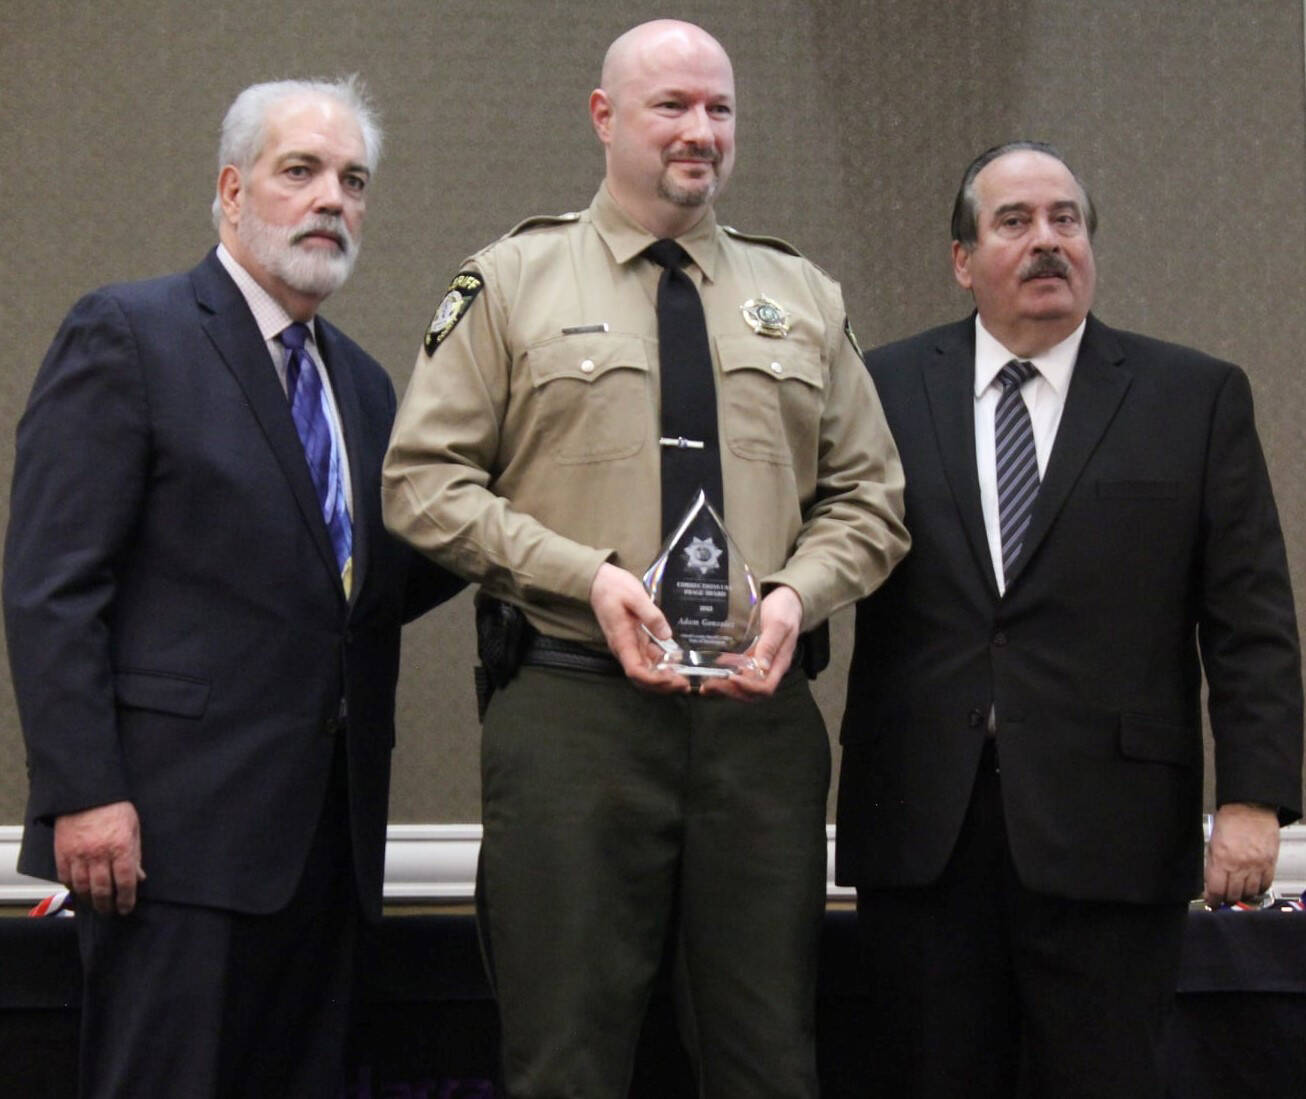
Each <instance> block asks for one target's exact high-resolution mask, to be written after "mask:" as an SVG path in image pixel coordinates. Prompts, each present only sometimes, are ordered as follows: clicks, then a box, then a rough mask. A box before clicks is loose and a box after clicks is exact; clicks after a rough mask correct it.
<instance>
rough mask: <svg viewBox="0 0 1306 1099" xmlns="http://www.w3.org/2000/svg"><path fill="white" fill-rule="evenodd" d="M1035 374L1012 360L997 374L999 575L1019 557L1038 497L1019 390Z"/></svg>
mask: <svg viewBox="0 0 1306 1099" xmlns="http://www.w3.org/2000/svg"><path fill="white" fill-rule="evenodd" d="M1037 373H1038V370H1037V368H1036V367H1035V366H1034V364H1033V363H1031V362H1024V361H1022V360H1020V359H1012V360H1011V362H1009V363H1007V365H1006V366H1004V367H1003V368H1002V369H1001V370H1000V371H998V382H999V383H1000V384H1001V385H1002V395H1001V396H1000V397H999V398H998V407H997V409H996V411H995V412H994V414H993V449H994V459H995V461H996V463H997V473H998V529H999V530H1000V531H1001V534H1002V575H1003V576H1004V577H1006V576H1010V575H1011V567H1012V565H1013V564H1015V561H1016V558H1017V557H1019V556H1020V548H1021V546H1022V545H1023V544H1024V541H1025V532H1026V531H1027V530H1028V529H1029V518H1030V511H1031V509H1032V508H1033V507H1034V498H1035V497H1036V496H1037V495H1038V485H1039V480H1038V454H1037V452H1036V451H1035V450H1034V426H1033V424H1032V423H1031V422H1030V418H1029V409H1028V408H1026V407H1025V399H1024V398H1023V397H1022V396H1021V395H1020V387H1021V386H1022V385H1024V384H1025V383H1026V382H1027V381H1029V379H1030V378H1032V377H1033V376H1034V375H1035V374H1037Z"/></svg>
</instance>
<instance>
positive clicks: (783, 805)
mask: <svg viewBox="0 0 1306 1099" xmlns="http://www.w3.org/2000/svg"><path fill="white" fill-rule="evenodd" d="M829 779H830V750H829V741H828V739H827V736H826V731H825V725H824V722H823V721H822V719H821V715H820V711H819V710H818V709H817V707H816V704H815V703H814V702H813V700H812V697H811V693H810V691H809V690H808V686H807V682H806V680H805V679H804V678H803V676H802V674H801V673H799V672H793V673H790V674H789V675H788V676H786V677H785V679H784V681H783V682H782V683H781V684H780V687H779V688H778V690H777V691H776V694H775V695H774V696H773V697H772V698H770V699H765V700H762V701H759V702H753V703H743V702H734V701H731V700H727V699H720V698H710V697H708V698H704V697H701V696H698V695H689V696H662V695H654V694H649V693H644V692H641V691H639V690H637V689H635V688H634V687H632V686H631V685H630V684H629V682H627V681H626V680H625V679H623V678H620V677H616V676H602V675H595V674H591V673H586V672H569V671H558V670H554V669H551V668H540V667H525V668H522V669H521V672H520V673H519V674H518V676H517V677H516V678H515V679H514V680H513V681H512V683H510V684H509V685H508V687H507V688H506V689H504V690H502V691H500V692H498V693H496V694H495V696H494V698H493V700H492V701H491V703H490V708H489V711H488V712H487V714H486V718H485V726H484V734H483V742H482V797H483V815H482V821H483V825H484V839H483V841H482V846H481V867H480V870H481V873H480V880H479V889H478V898H477V899H478V912H479V917H480V927H481V937H482V942H483V945H484V949H485V954H486V960H487V965H488V967H489V971H490V978H491V981H492V983H493V985H494V988H495V993H496V996H497V998H498V1002H499V1011H500V1018H501V1022H502V1030H503V1072H504V1084H505V1087H506V1089H507V1092H508V1094H509V1095H510V1096H512V1097H513V1099H564V1097H566V1099H624V1097H625V1096H626V1094H627V1090H628V1087H629V1080H630V1074H631V1068H632V1064H633V1061H634V1056H635V1047H636V1043H637V1040H638V1038H639V1033H640V1026H641V1022H642V1019H643V1015H644V1011H645V1007H646V1005H647V1003H648V998H649V992H650V988H651V986H652V983H653V980H654V977H655V975H656V973H657V970H658V965H659V961H660V959H661V957H662V953H663V950H664V946H665V945H666V944H667V942H668V941H669V936H671V935H674V936H675V939H674V942H675V943H676V945H677V961H678V975H679V976H680V977H681V978H682V981H681V986H682V987H681V991H682V992H683V993H684V995H683V996H682V997H681V998H682V1000H683V1001H684V1003H685V1007H686V1008H687V1010H686V1011H683V1012H682V1019H681V1026H682V1032H683V1033H685V1035H686V1038H687V1044H688V1045H689V1047H690V1052H691V1054H692V1055H693V1057H694V1061H695V1065H696V1067H697V1071H698V1079H699V1095H700V1096H704V1097H710V1099H766V1097H769V1096H774V1097H776V1099H781V1097H783V1099H801V1097H808V1096H815V1095H816V1094H817V1082H816V1058H815V1043H814V1035H813V1030H814V1016H815V993H816V968H817V951H818V945H819V936H820V928H821V920H822V915H823V912H824V905H825V880H826V873H825V867H826V841H825V806H826V792H827V788H828V786H829Z"/></svg>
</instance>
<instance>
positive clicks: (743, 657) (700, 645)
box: [644, 489, 759, 676]
mask: <svg viewBox="0 0 1306 1099" xmlns="http://www.w3.org/2000/svg"><path fill="white" fill-rule="evenodd" d="M644 587H645V589H646V590H647V591H648V593H649V596H650V598H651V599H652V600H653V602H654V603H656V604H657V606H658V608H659V609H660V610H661V611H662V613H663V614H664V615H665V616H666V619H667V622H668V623H669V624H670V626H671V637H670V639H669V640H667V641H661V640H658V639H656V638H655V639H654V641H655V643H656V644H657V645H658V646H659V647H660V648H661V649H662V654H661V656H660V657H659V659H658V661H657V664H656V667H658V668H665V669H668V670H670V671H673V672H678V673H679V674H680V675H685V676H727V675H735V674H738V673H739V672H743V671H749V670H753V669H755V668H756V665H755V664H754V663H753V658H752V656H751V655H750V653H749V650H750V649H751V648H752V646H753V642H754V641H756V640H757V634H758V608H757V604H758V598H759V597H758V590H757V577H755V576H754V575H753V570H752V569H750V568H749V567H748V563H747V562H746V561H745V560H744V555H743V553H741V552H740V550H739V547H738V546H736V545H735V543H734V542H733V541H731V538H730V535H729V534H727V533H726V528H725V524H724V523H722V522H721V516H719V515H718V514H717V513H716V511H715V510H714V509H713V507H712V505H711V504H709V503H708V502H707V497H706V496H705V495H704V493H703V490H702V489H699V492H698V495H697V496H696V497H695V498H694V500H693V502H692V503H691V504H690V505H689V510H688V511H687V512H686V513H685V517H684V518H683V519H682V520H681V521H680V524H679V525H678V526H677V527H676V529H675V530H674V531H672V533H671V535H670V536H669V537H668V538H667V540H666V542H665V543H664V544H663V546H662V552H661V553H660V554H658V556H657V560H655V561H654V562H653V564H651V565H650V566H649V567H648V571H647V572H645V573H644ZM650 636H651V635H650Z"/></svg>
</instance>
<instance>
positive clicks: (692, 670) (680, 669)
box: [658, 664, 738, 679]
mask: <svg viewBox="0 0 1306 1099" xmlns="http://www.w3.org/2000/svg"><path fill="white" fill-rule="evenodd" d="M658 671H666V672H675V673H676V675H683V676H686V677H688V678H690V679H728V678H729V677H730V676H732V675H736V674H738V672H737V671H736V669H734V668H705V667H703V666H702V665H698V664H659V665H658Z"/></svg>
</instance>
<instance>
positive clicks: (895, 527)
mask: <svg viewBox="0 0 1306 1099" xmlns="http://www.w3.org/2000/svg"><path fill="white" fill-rule="evenodd" d="M677 239H678V241H679V243H680V244H681V246H682V247H684V249H685V250H686V251H687V252H688V253H689V255H690V257H691V258H692V260H693V263H692V264H691V265H689V266H687V268H686V271H687V272H688V274H689V276H690V277H691V278H692V279H693V280H694V282H695V284H696V285H697V286H698V288H699V292H700V294H701V296H702V299H703V310H704V313H705V315H706V318H707V330H708V337H709V341H710V343H711V347H712V359H713V366H714V368H715V371H716V385H717V409H718V418H719V431H720V439H721V464H722V480H723V482H724V493H725V497H724V500H725V516H724V518H725V523H726V528H727V529H728V530H729V532H730V535H731V537H732V538H733V539H734V541H735V543H736V544H737V545H738V546H739V548H740V550H741V551H742V552H743V554H744V557H745V559H746V560H747V561H748V562H749V564H750V565H751V566H752V568H753V571H754V572H755V573H756V574H757V575H758V577H759V578H761V580H762V583H763V585H764V586H768V585H774V584H787V585H789V586H790V587H792V588H793V589H794V591H796V592H797V593H798V595H799V597H800V598H801V599H802V603H803V612H804V613H803V628H804V629H810V628H812V627H813V626H815V625H818V624H819V623H820V622H822V621H823V620H824V619H825V618H827V617H828V616H829V615H830V613H831V612H833V611H834V610H836V609H838V608H839V607H842V606H844V605H846V604H848V603H851V602H853V601H854V600H856V599H859V598H861V597H862V596H864V595H867V594H868V593H869V592H871V591H873V590H874V589H875V588H876V587H878V586H879V584H880V583H881V582H882V581H883V580H884V578H885V577H886V576H888V574H889V571H890V569H892V567H893V565H894V564H895V563H896V562H897V561H898V560H899V559H900V558H901V557H902V555H903V554H904V553H905V552H906V550H907V546H908V537H907V532H906V530H905V529H904V527H903V525H902V520H901V516H902V488H903V477H902V467H901V465H900V463H899V461H898V452H897V448H896V447H895V446H894V442H893V438H892V436H891V435H890V433H889V429H888V427H887V426H886V424H885V422H884V416H883V413H882V411H881V408H880V403H879V399H878V398H877V396H876V394H875V390H874V387H873V385H872V384H871V381H870V378H869V376H868V375H867V373H866V370H865V368H864V366H863V365H862V362H861V360H860V358H859V356H858V355H857V353H856V351H855V350H854V348H853V345H852V342H851V340H850V339H849V337H848V336H847V335H846V334H845V314H844V305H843V299H842V295H841V293H840V290H839V287H838V284H837V283H835V282H833V281H832V280H831V279H830V278H829V277H828V276H826V275H825V274H824V273H823V272H822V271H820V270H819V269H818V268H816V267H815V266H813V265H812V264H811V263H809V262H808V261H807V260H804V259H803V258H801V257H800V256H797V255H794V254H792V253H791V252H790V251H789V250H788V249H787V246H785V245H783V244H780V243H779V242H764V241H758V240H751V239H747V238H743V237H740V236H738V235H735V234H733V232H732V231H728V230H724V229H721V228H720V227H718V226H717V223H716V219H715V217H714V216H713V214H712V213H711V211H708V212H707V214H706V215H705V216H704V218H703V219H702V221H700V222H699V223H698V225H696V226H695V227H694V228H693V229H692V230H690V232H688V233H687V234H685V235H684V236H682V237H679V238H677ZM652 241H653V237H651V236H650V235H649V234H648V233H647V232H646V231H645V230H643V229H642V228H640V227H639V226H638V225H637V224H636V223H635V222H634V221H632V220H631V219H630V218H629V217H628V216H627V215H626V214H625V213H624V211H622V210H621V208H620V207H619V206H618V205H617V204H616V202H615V201H614V200H613V198H612V197H611V195H610V194H609V193H608V191H607V188H606V187H603V188H601V189H600V190H599V193H598V195H597V196H596V197H595V199H594V201H593V202H592V203H591V205H590V208H589V209H588V210H587V211H585V212H583V213H580V214H570V215H566V216H565V217H562V218H541V219H532V220H531V221H527V222H524V223H523V224H522V225H520V226H518V227H517V229H515V230H513V232H512V233H510V234H509V235H508V236H506V237H504V238H502V239H501V240H499V241H496V242H495V243H494V244H492V245H490V247H488V248H486V249H485V250H483V251H481V252H478V253H477V254H476V255H475V256H473V257H472V258H471V259H469V260H468V261H467V263H466V264H465V265H464V267H463V271H464V272H466V273H469V274H472V275H474V276H475V278H476V279H478V280H483V284H484V285H483V288H482V289H481V290H480V291H479V293H478V294H477V296H476V298H475V299H474V300H473V301H472V303H471V305H470V306H469V307H468V308H467V311H466V314H465V315H464V316H462V317H461V318H460V319H459V320H458V321H457V323H456V325H455V327H454V328H453V329H452V330H450V331H448V334H447V336H445V337H444V338H443V341H442V342H440V343H439V344H438V346H437V345H435V343H434V340H433V339H428V341H427V346H428V347H430V348H432V350H431V351H430V352H428V351H426V350H423V351H422V352H420V353H419V355H418V361H417V366H416V369H415V370H414V373H413V377H412V381H411V383H410V384H409V387H408V392H407V393H406V395H405V396H404V399H403V402H402V404H401V406H400V408H399V414H398V417H397V419H396V420H395V426H394V434H393V436H392V438H391V443H390V450H389V453H388V454H387V456H386V460H385V468H384V474H383V482H382V499H383V505H384V513H385V522H386V525H387V526H388V527H389V528H390V529H391V530H392V531H394V533H396V534H397V535H399V536H400V537H401V538H404V539H406V540H407V541H408V542H410V543H412V544H413V545H414V546H416V547H418V548H419V549H421V550H422V551H424V552H425V553H427V554H429V555H430V556H432V557H434V558H435V559H436V560H438V561H439V562H441V563H442V564H444V565H446V566H447V567H448V568H450V569H452V570H454V571H456V572H458V573H460V574H462V575H463V576H466V577H468V578H470V579H472V580H477V581H479V582H480V583H481V584H482V585H483V586H484V588H485V590H486V591H488V592H489V593H491V594H492V595H496V596H498V597H499V598H501V599H504V600H506V601H508V602H510V603H514V604H516V605H518V606H520V607H521V608H522V610H523V611H524V612H525V613H526V616H527V618H528V619H529V620H530V622H531V623H532V625H534V626H535V627H536V628H537V629H539V630H540V631H541V632H542V633H545V634H549V635H551V636H554V637H562V638H567V639H570V640H579V641H589V642H596V643H599V644H602V641H603V636H602V632H601V631H600V630H599V627H598V624H597V622H596V621H595V619H594V615H593V613H592V612H591V610H590V606H589V591H590V584H591V582H592V581H593V578H594V574H595V573H596V572H597V571H598V568H599V565H600V564H602V563H603V562H604V561H612V562H613V563H615V564H617V565H620V566H621V567H623V568H626V569H628V570H630V571H631V572H633V573H635V574H636V575H642V574H643V572H644V570H645V569H646V568H647V567H648V565H649V564H650V563H651V562H652V561H653V559H654V558H655V557H656V556H657V555H658V553H659V551H660V549H661V541H662V532H661V514H662V512H661V496H660V485H661V456H660V453H659V444H658V438H659V436H660V430H659V419H658V405H659V379H658V340H657V313H656V298H657V284H658V277H659V275H660V273H661V269H660V268H659V267H658V266H657V265H656V264H655V263H653V261H652V260H650V259H648V258H647V257H643V256H641V255H640V253H641V251H642V250H643V249H644V248H645V247H646V246H648V245H649V244H651V243H652ZM464 285H470V284H466V283H465V284H464ZM762 296H765V297H767V298H769V299H771V300H772V301H774V302H776V303H778V304H779V305H780V306H781V307H782V308H783V309H784V311H785V313H786V314H787V317H788V321H789V325H790V327H789V332H788V334H787V335H785V336H782V337H779V338H777V337H771V336H766V335H762V334H759V333H758V332H755V331H753V329H752V328H751V327H750V325H749V324H748V323H747V321H746V320H745V317H744V315H743V312H742V309H741V307H742V306H743V305H744V303H745V302H747V301H749V300H750V299H756V298H759V297H762ZM442 312H447V310H442ZM440 320H441V317H440V314H437V322H439V321H440ZM434 325H435V322H433V327H434ZM688 505H689V501H686V507H688Z"/></svg>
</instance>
